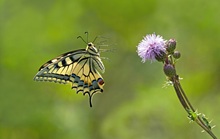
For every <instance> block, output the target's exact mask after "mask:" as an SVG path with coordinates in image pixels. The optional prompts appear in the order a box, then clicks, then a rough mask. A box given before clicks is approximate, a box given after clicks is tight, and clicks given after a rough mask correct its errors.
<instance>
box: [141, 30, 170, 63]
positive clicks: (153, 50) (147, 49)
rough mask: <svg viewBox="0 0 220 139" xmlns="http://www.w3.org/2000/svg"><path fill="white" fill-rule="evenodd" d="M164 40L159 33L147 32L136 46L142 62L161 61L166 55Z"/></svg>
mask: <svg viewBox="0 0 220 139" xmlns="http://www.w3.org/2000/svg"><path fill="white" fill-rule="evenodd" d="M165 43H166V41H165V40H164V39H163V38H162V36H160V35H156V34H149V35H146V36H145V37H144V39H143V40H142V41H141V42H140V43H139V44H138V46H137V53H138V56H140V57H141V58H142V62H145V61H146V60H158V61H163V59H164V57H165V55H166V48H165Z"/></svg>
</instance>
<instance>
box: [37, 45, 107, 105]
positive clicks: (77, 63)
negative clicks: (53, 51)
mask: <svg viewBox="0 0 220 139" xmlns="http://www.w3.org/2000/svg"><path fill="white" fill-rule="evenodd" d="M89 44H92V43H89ZM92 47H93V48H92ZM89 48H91V49H95V50H96V48H95V46H94V45H91V46H89V45H88V46H87V48H86V49H80V50H76V51H71V52H68V53H64V54H62V55H60V56H58V57H56V58H54V59H52V60H50V61H48V62H46V63H45V64H43V65H42V66H41V67H40V69H39V71H38V73H37V74H36V75H35V77H34V80H36V81H50V82H55V83H63V84H66V83H69V82H70V83H72V88H75V89H76V92H77V93H79V92H82V93H83V94H84V95H85V94H88V95H89V102H90V106H92V103H91V99H92V96H93V94H94V93H97V92H103V86H104V80H103V78H102V76H101V75H100V74H99V72H98V71H100V72H102V73H103V72H104V70H105V68H104V65H103V63H102V61H101V59H100V57H99V53H98V51H92V52H91V51H90V50H91V49H89Z"/></svg>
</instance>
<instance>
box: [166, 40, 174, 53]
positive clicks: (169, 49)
mask: <svg viewBox="0 0 220 139" xmlns="http://www.w3.org/2000/svg"><path fill="white" fill-rule="evenodd" d="M175 49H176V40H175V39H170V40H169V41H168V42H167V43H166V50H167V52H168V53H173V51H174V50H175Z"/></svg>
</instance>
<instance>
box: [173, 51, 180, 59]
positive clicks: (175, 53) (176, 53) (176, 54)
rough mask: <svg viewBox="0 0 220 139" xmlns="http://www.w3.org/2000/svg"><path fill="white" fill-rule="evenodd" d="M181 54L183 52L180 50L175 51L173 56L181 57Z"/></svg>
mask: <svg viewBox="0 0 220 139" xmlns="http://www.w3.org/2000/svg"><path fill="white" fill-rule="evenodd" d="M180 56H181V54H180V52H179V51H175V52H174V53H173V57H174V58H175V59H179V58H180Z"/></svg>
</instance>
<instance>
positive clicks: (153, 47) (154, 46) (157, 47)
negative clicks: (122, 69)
mask: <svg viewBox="0 0 220 139" xmlns="http://www.w3.org/2000/svg"><path fill="white" fill-rule="evenodd" d="M175 49H176V40H175V39H170V40H168V41H166V40H164V39H163V38H162V36H160V35H155V34H150V35H147V36H145V37H144V39H143V40H142V41H141V42H140V43H139V44H138V46H137V53H138V56H140V57H141V58H142V62H145V61H146V60H151V61H152V60H157V61H162V62H163V71H164V73H165V75H166V76H167V80H168V82H169V83H170V82H171V83H172V86H173V87H174V90H175V92H176V94H177V97H178V99H179V101H180V103H181V104H182V106H183V108H184V109H185V111H186V112H187V113H188V118H190V120H191V121H194V122H196V123H197V124H198V125H199V126H200V127H202V128H203V130H204V131H206V132H207V133H208V134H209V135H210V136H211V137H212V138H213V139H217V137H216V136H215V135H214V133H213V132H212V130H211V129H212V126H211V125H210V123H211V122H210V121H208V119H207V118H206V117H205V116H201V115H200V114H198V113H197V111H196V110H195V109H194V107H193V106H192V104H191V103H190V101H189V99H188V98H187V96H186V94H185V92H184V90H183V88H182V86H181V84H180V80H179V79H180V78H179V75H178V74H177V72H176V66H175V64H176V62H177V59H179V58H180V56H181V54H180V52H179V51H175Z"/></svg>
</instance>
